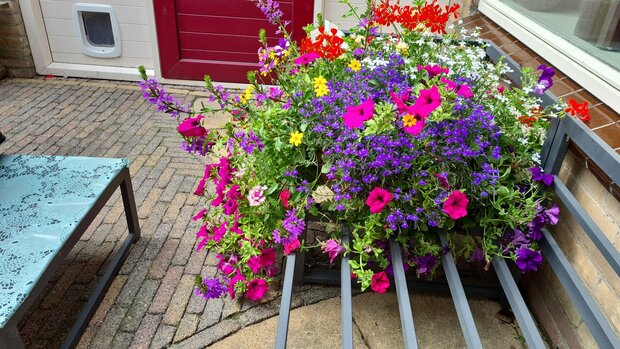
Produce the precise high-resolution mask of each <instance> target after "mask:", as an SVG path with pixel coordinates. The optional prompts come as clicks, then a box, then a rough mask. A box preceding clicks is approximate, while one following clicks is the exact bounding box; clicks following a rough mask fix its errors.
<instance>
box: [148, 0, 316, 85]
mask: <svg viewBox="0 0 620 349" xmlns="http://www.w3.org/2000/svg"><path fill="white" fill-rule="evenodd" d="M313 3H314V1H313V0H289V1H281V2H280V9H281V10H282V12H283V19H284V20H289V21H291V26H290V27H289V28H291V29H292V37H293V39H295V40H299V39H300V38H301V37H303V35H304V32H303V29H302V26H304V25H306V24H307V23H310V22H311V21H312V13H313V8H312V7H313ZM154 8H155V20H156V26H157V41H158V44H159V56H160V63H161V70H162V76H163V77H164V78H169V79H183V80H202V79H203V76H204V75H205V74H208V75H211V77H212V79H213V80H214V81H219V82H241V83H243V82H247V80H246V74H247V72H248V71H249V70H255V69H257V68H258V65H257V60H258V56H257V51H258V48H259V42H258V31H259V30H260V29H261V28H264V29H265V30H266V31H267V37H268V42H269V43H270V45H274V44H275V43H276V42H277V36H276V33H275V31H276V29H277V28H275V26H273V25H271V24H270V23H269V22H268V21H267V20H266V19H265V17H264V15H263V14H262V13H261V11H260V10H259V9H258V8H257V7H256V2H255V1H253V0H225V1H222V0H154Z"/></svg>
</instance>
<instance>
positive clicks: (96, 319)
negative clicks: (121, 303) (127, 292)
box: [89, 275, 128, 326]
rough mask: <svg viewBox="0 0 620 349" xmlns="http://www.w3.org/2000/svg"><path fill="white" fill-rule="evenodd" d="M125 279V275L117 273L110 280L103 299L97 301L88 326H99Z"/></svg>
mask: <svg viewBox="0 0 620 349" xmlns="http://www.w3.org/2000/svg"><path fill="white" fill-rule="evenodd" d="M127 279H128V276H127V275H118V276H116V277H115V278H114V280H113V281H112V284H111V285H110V288H108V291H107V292H106V294H105V296H104V297H103V300H101V303H99V307H98V308H97V311H96V312H95V314H94V315H93V317H92V318H91V319H90V323H89V324H90V326H99V325H100V324H101V323H102V322H103V320H104V319H105V316H106V314H107V313H108V311H110V309H111V308H112V306H113V305H114V302H115V301H116V297H118V295H119V293H120V292H121V289H122V288H123V286H124V285H125V283H126V282H127Z"/></svg>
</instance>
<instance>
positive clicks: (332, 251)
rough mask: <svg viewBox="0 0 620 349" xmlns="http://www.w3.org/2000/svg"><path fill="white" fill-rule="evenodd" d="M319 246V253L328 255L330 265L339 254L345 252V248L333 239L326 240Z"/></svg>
mask: <svg viewBox="0 0 620 349" xmlns="http://www.w3.org/2000/svg"><path fill="white" fill-rule="evenodd" d="M321 245H322V246H321V251H323V253H327V254H329V263H331V264H333V263H334V259H336V257H338V255H339V254H341V253H343V252H344V251H346V248H344V246H341V245H340V244H339V243H338V241H336V240H334V239H330V240H327V241H326V242H323V243H322V244H321Z"/></svg>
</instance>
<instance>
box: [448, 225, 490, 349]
mask: <svg viewBox="0 0 620 349" xmlns="http://www.w3.org/2000/svg"><path fill="white" fill-rule="evenodd" d="M439 239H440V240H441V245H442V246H444V247H446V246H449V245H448V240H446V236H445V234H441V235H439ZM441 264H442V265H443V270H444V272H445V274H446V279H448V287H449V288H450V293H451V294H452V301H453V302H454V307H455V308H456V315H457V316H458V318H459V322H460V324H461V330H462V331H463V336H464V337H465V344H466V345H467V348H476V349H478V348H479V349H482V342H481V341H480V335H479V334H478V330H477V329H476V322H475V321H474V317H473V315H472V314H471V309H470V308H469V303H468V302H467V296H466V295H465V290H464V289H463V283H462V282H461V278H460V277H459V273H458V271H457V270H456V264H455V263H454V258H453V257H452V252H451V251H450V250H448V252H447V253H445V254H444V255H443V256H441Z"/></svg>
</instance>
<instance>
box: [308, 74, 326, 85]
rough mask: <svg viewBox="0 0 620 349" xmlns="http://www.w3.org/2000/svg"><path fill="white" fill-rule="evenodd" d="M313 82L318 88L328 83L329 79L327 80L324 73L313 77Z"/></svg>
mask: <svg viewBox="0 0 620 349" xmlns="http://www.w3.org/2000/svg"><path fill="white" fill-rule="evenodd" d="M312 84H313V85H314V88H318V87H319V86H323V85H327V80H325V78H324V77H323V75H319V77H316V78H314V79H312Z"/></svg>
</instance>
